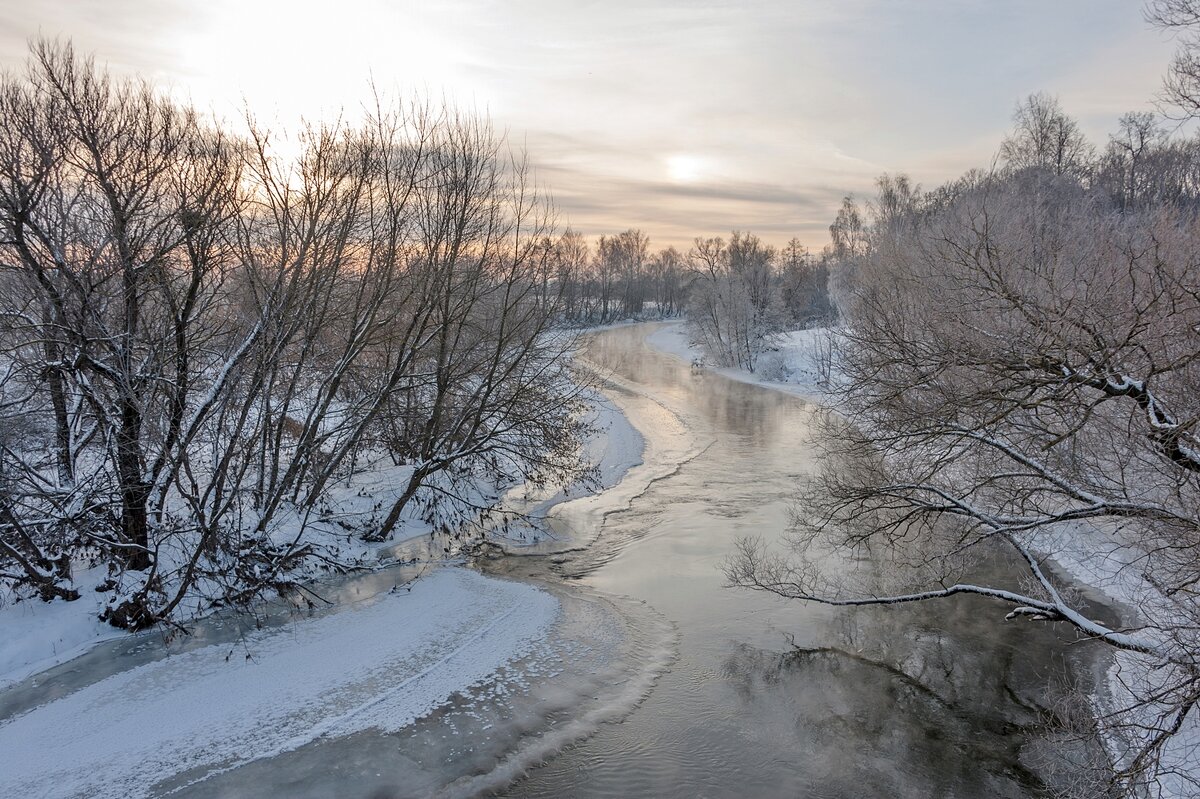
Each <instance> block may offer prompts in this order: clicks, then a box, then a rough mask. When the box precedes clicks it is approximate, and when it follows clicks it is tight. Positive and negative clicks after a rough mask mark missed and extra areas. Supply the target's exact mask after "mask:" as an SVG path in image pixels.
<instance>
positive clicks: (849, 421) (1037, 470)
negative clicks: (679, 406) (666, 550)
mask: <svg viewBox="0 0 1200 799" xmlns="http://www.w3.org/2000/svg"><path fill="white" fill-rule="evenodd" d="M875 207H876V208H880V207H883V206H880V205H876V206H875ZM1198 221H1200V220H1197V218H1196V214H1195V211H1193V210H1188V209H1183V210H1181V209H1179V208H1175V207H1170V206H1159V207H1154V208H1147V209H1144V210H1140V211H1136V212H1133V211H1130V212H1127V213H1125V214H1115V213H1113V212H1112V205H1111V200H1110V198H1108V197H1107V196H1105V195H1104V194H1102V193H1098V192H1095V191H1090V190H1088V189H1087V188H1086V187H1084V186H1083V185H1081V184H1080V183H1079V182H1078V181H1077V180H1072V179H1070V178H1064V177H1061V176H1057V175H1054V174H1053V173H1051V172H1047V171H1026V172H1018V173H1014V174H1012V175H1010V176H1001V177H997V176H975V177H973V178H971V179H968V180H965V181H961V182H959V183H957V184H955V185H954V186H953V187H951V188H950V189H949V190H947V191H941V192H934V193H932V194H929V195H922V196H914V197H912V198H911V202H909V203H906V207H904V208H902V209H900V210H899V211H894V212H889V213H887V214H877V215H876V216H875V217H874V218H873V220H872V223H871V224H870V225H868V226H866V246H865V248H864V251H863V252H861V253H860V254H859V257H858V258H857V260H856V263H855V268H856V273H855V278H854V280H853V281H852V282H851V283H850V284H848V290H847V292H846V293H845V294H844V295H843V296H842V298H841V310H842V313H843V314H844V315H845V319H846V322H847V325H846V328H845V331H844V336H845V343H844V346H842V348H841V352H840V358H839V367H840V369H841V371H842V381H843V382H842V384H841V385H842V388H841V389H840V390H839V392H838V394H837V398H838V400H839V402H838V409H839V412H838V414H837V415H836V416H834V415H830V416H829V417H828V418H827V419H826V423H825V425H824V431H825V433H826V438H825V441H826V446H827V451H826V452H825V456H824V460H823V463H822V467H821V471H820V474H819V477H818V478H817V479H815V481H814V482H813V483H812V484H811V485H810V486H808V487H807V488H806V489H805V490H804V491H803V493H802V497H801V501H800V505H799V507H798V511H797V517H796V518H797V528H796V533H795V536H794V539H793V544H794V547H793V550H792V552H791V553H790V554H789V553H778V552H772V551H769V550H768V549H766V548H765V547H764V546H763V545H762V544H761V543H760V542H757V541H755V540H745V541H743V542H741V545H740V549H739V553H738V555H737V556H736V557H735V558H734V559H733V560H732V561H731V562H730V564H729V569H728V573H729V577H730V579H731V581H732V582H733V583H734V584H737V585H742V586H747V587H751V588H756V589H760V590H766V591H771V592H774V593H778V594H781V595H783V596H788V597H795V598H798V599H803V600H807V601H813V602H820V603H826V604H831V605H864V604H896V603H907V602H915V601H934V600H940V599H945V598H948V597H953V596H956V595H962V594H974V595H979V596H984V597H988V598H991V599H993V600H994V601H995V602H996V603H997V604H998V605H999V606H1000V607H1001V608H1002V610H1001V613H1000V614H999V616H998V619H1001V618H1007V619H1008V620H1010V623H1019V622H1020V621H1021V620H1037V621H1053V622H1058V623H1061V624H1063V625H1065V626H1067V627H1069V628H1073V630H1074V632H1075V634H1076V635H1077V636H1078V637H1080V638H1082V639H1087V640H1091V641H1097V642H1100V643H1103V644H1107V645H1109V646H1110V647H1112V648H1113V649H1115V650H1119V651H1122V652H1125V653H1128V656H1130V657H1133V658H1134V659H1135V660H1134V662H1135V663H1136V664H1139V666H1138V668H1127V669H1126V670H1125V671H1124V672H1123V673H1124V674H1125V675H1126V677H1127V679H1128V680H1129V685H1128V686H1127V687H1128V691H1129V697H1128V699H1127V700H1119V703H1118V705H1117V706H1116V707H1114V708H1110V709H1108V710H1107V711H1106V712H1105V714H1104V715H1103V717H1102V719H1101V723H1102V725H1103V726H1104V727H1105V728H1106V729H1107V730H1108V731H1109V733H1110V734H1111V736H1112V737H1111V741H1113V742H1115V743H1113V744H1112V749H1111V751H1112V752H1113V755H1114V761H1115V763H1114V765H1115V774H1116V777H1115V778H1116V781H1117V782H1118V783H1119V784H1121V785H1123V786H1125V787H1126V788H1128V789H1129V790H1130V791H1131V792H1134V793H1136V791H1138V790H1141V788H1142V787H1143V786H1144V785H1145V784H1147V783H1150V784H1153V783H1154V781H1155V780H1156V779H1158V778H1160V777H1163V776H1164V775H1166V774H1167V772H1168V771H1172V770H1177V772H1178V774H1181V775H1183V777H1184V778H1185V779H1188V778H1190V779H1191V780H1193V782H1194V781H1195V779H1196V775H1197V773H1200V772H1197V771H1196V767H1197V764H1196V762H1195V760H1194V759H1192V760H1190V761H1189V760H1188V759H1187V758H1194V753H1187V752H1184V753H1183V754H1182V755H1180V753H1178V752H1173V753H1172V754H1171V756H1170V757H1169V758H1168V760H1167V761H1160V757H1161V756H1162V755H1163V752H1164V751H1165V750H1166V749H1167V748H1169V747H1168V741H1169V740H1170V739H1171V736H1172V735H1173V734H1174V733H1175V732H1177V731H1178V730H1179V729H1180V728H1181V727H1183V726H1186V725H1191V724H1194V723H1195V722H1194V716H1195V713H1196V712H1197V711H1196V709H1195V707H1196V701H1197V698H1198V697H1200V660H1198V659H1197V653H1198V652H1200V637H1198V636H1197V630H1200V603H1198V602H1197V599H1196V586H1197V585H1198V584H1200V557H1198V556H1197V552H1198V551H1200V439H1198V438H1197V429H1196V425H1197V420H1200V404H1198V399H1197V398H1200V292H1198V291H1197V283H1196V280H1195V263H1196V260H1197V257H1198V254H1200V236H1198V235H1197V230H1200V226H1198ZM828 547H835V548H841V549H844V550H845V551H848V552H853V551H855V550H856V549H869V550H871V551H872V552H873V553H874V555H875V557H876V558H879V559H883V560H886V561H887V562H888V563H890V564H891V565H892V566H893V568H891V569H889V570H886V571H885V573H882V574H881V573H878V572H875V573H873V574H871V575H856V574H855V573H854V572H853V570H851V571H850V573H842V574H830V573H828V572H825V571H821V570H819V569H818V568H817V567H816V566H815V565H814V564H815V563H818V562H820V560H821V559H820V556H819V555H817V556H816V557H815V558H813V557H810V556H811V555H814V554H816V553H821V552H825V551H827V548H828ZM997 556H999V557H1007V558H1008V560H1009V562H1011V563H1012V564H1013V565H1014V569H1016V570H1017V572H1018V573H1022V572H1023V576H1022V577H1021V578H1020V579H1015V580H1014V581H1012V582H1011V583H1005V584H980V583H977V582H975V581H973V580H972V579H971V573H972V564H973V563H974V562H976V558H986V557H997ZM1051 558H1058V559H1059V562H1060V563H1065V564H1067V565H1070V564H1072V563H1074V562H1076V561H1080V562H1084V563H1087V564H1089V565H1087V566H1085V567H1084V568H1085V569H1094V568H1100V575H1099V576H1096V577H1095V580H1097V581H1099V582H1096V583H1095V584H1096V585H1097V586H1099V587H1102V588H1107V589H1110V590H1114V589H1113V587H1114V585H1115V586H1118V587H1119V586H1120V585H1121V584H1123V583H1130V582H1131V583H1132V584H1134V585H1137V586H1141V588H1139V589H1137V591H1136V592H1135V593H1134V595H1133V596H1132V597H1130V598H1127V600H1128V601H1132V602H1134V603H1135V604H1136V615H1130V616H1128V617H1127V618H1124V619H1123V620H1122V622H1121V623H1120V624H1112V623H1105V622H1102V621H1098V620H1097V619H1096V617H1095V614H1093V613H1090V612H1089V610H1088V606H1087V604H1086V602H1084V601H1083V600H1082V599H1081V597H1080V595H1079V593H1078V592H1077V591H1075V590H1073V588H1072V583H1071V581H1070V580H1068V579H1064V577H1063V575H1062V571H1061V570H1060V569H1058V568H1055V567H1054V566H1053V564H1052V563H1051V562H1050V560H1048V559H1051ZM851 562H853V561H851ZM1098 564H1099V565H1098ZM1105 568H1107V569H1109V570H1111V571H1112V572H1113V573H1111V574H1109V575H1107V576H1105V575H1103V571H1104V569H1105ZM1005 614H1006V615H1005ZM1135 675H1136V676H1135ZM1178 757H1183V761H1182V762H1181V761H1180V760H1178V759H1177V758H1178ZM1189 775H1190V777H1189ZM1175 776H1177V775H1175ZM1168 778H1174V777H1173V776H1170V775H1168ZM1195 787H1196V786H1194V785H1193V787H1192V789H1194V788H1195Z"/></svg>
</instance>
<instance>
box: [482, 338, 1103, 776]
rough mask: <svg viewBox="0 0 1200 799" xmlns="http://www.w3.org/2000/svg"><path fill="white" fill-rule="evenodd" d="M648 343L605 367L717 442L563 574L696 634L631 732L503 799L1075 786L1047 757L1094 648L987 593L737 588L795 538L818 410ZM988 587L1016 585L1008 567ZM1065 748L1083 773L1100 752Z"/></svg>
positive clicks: (565, 563)
mask: <svg viewBox="0 0 1200 799" xmlns="http://www.w3.org/2000/svg"><path fill="white" fill-rule="evenodd" d="M647 332H648V331H647V328H646V327H641V328H638V327H634V328H625V329H618V330H613V331H607V332H605V333H603V334H600V335H598V336H596V337H594V338H593V339H592V341H591V344H590V346H589V348H588V357H589V358H590V359H591V360H593V361H595V362H597V363H600V364H603V365H604V366H605V367H606V368H608V369H610V370H611V371H612V372H613V373H614V374H615V375H616V376H617V377H618V378H619V379H620V380H622V381H623V382H624V383H625V384H626V385H629V386H632V387H636V388H638V389H639V390H640V391H642V392H644V393H645V394H647V395H649V396H652V397H654V398H656V399H657V400H659V401H661V402H662V403H664V404H665V405H666V406H667V407H669V408H670V410H671V411H673V412H674V413H675V414H677V415H678V416H679V417H680V418H681V419H683V420H685V421H686V423H687V424H688V426H689V427H690V428H691V429H692V433H693V435H694V436H695V437H696V438H697V439H698V440H707V441H711V442H712V444H711V445H710V446H709V447H708V448H707V449H706V450H705V451H704V452H703V453H702V454H701V455H700V456H699V457H697V458H695V459H694V460H692V461H690V462H688V463H687V464H685V465H684V466H683V467H682V468H681V469H680V470H679V471H678V473H677V474H674V475H672V476H671V477H670V478H669V479H666V480H663V481H661V482H658V483H655V484H654V485H653V486H652V487H651V488H650V489H649V490H648V491H647V492H646V493H645V494H644V495H642V496H640V497H639V498H637V499H636V500H635V501H634V502H633V503H632V504H631V506H630V507H629V509H628V510H627V511H626V512H623V513H620V514H614V515H613V516H611V517H610V518H609V519H608V520H607V521H606V524H605V526H604V530H603V534H602V535H601V537H600V539H599V541H598V544H599V546H598V547H596V548H594V549H593V550H591V551H586V552H576V553H570V554H568V555H565V556H563V557H561V558H559V559H558V560H557V561H556V562H554V563H553V564H550V566H549V567H548V568H550V569H551V570H552V571H554V572H557V573H559V574H561V575H564V576H573V577H580V578H582V580H583V581H584V582H585V583H587V584H588V585H591V586H594V587H596V588H599V589H601V590H603V591H607V592H612V593H615V594H621V595H627V596H631V597H634V598H636V599H642V600H645V601H646V602H648V603H649V604H650V605H652V606H653V607H655V608H657V609H659V610H660V611H661V612H663V613H664V614H665V615H666V616H667V617H668V618H670V619H672V620H673V621H674V622H676V624H677V625H678V627H679V631H680V654H679V659H678V661H677V662H676V664H675V666H674V667H673V668H672V670H671V671H670V673H668V674H666V675H664V676H663V678H662V679H661V680H660V682H659V684H658V685H657V686H656V688H655V690H654V692H653V693H652V694H651V695H650V697H649V698H648V699H647V701H646V702H645V703H644V704H643V705H642V706H641V707H640V708H639V709H638V710H636V711H635V712H634V713H633V714H632V715H631V716H630V717H629V718H628V719H627V720H626V721H625V722H624V723H622V724H621V725H617V726H610V727H606V728H602V729H601V730H599V731H598V732H597V734H596V735H595V736H593V737H592V738H591V739H589V740H588V741H587V742H585V743H584V744H582V745H580V746H578V747H575V748H572V749H571V750H568V751H566V752H564V753H562V754H561V755H560V756H559V757H557V758H555V759H554V760H552V761H550V762H549V763H547V764H545V765H544V766H543V767H541V768H539V769H536V770H534V771H533V772H531V773H530V775H529V776H528V777H527V778H526V779H525V780H523V781H522V782H520V783H517V784H515V785H513V786H511V787H510V788H509V789H508V791H507V792H506V793H505V794H504V795H507V796H541V797H554V796H568V795H569V796H578V797H618V796H662V797H692V796H734V795H742V796H812V797H863V796H889V797H891V796H895V797H975V796H997V797H1024V796H1038V795H1043V794H1044V793H1045V792H1046V790H1047V789H1048V788H1049V787H1052V786H1051V784H1052V783H1054V782H1055V781H1056V779H1057V776H1056V775H1057V772H1056V770H1055V769H1054V768H1051V767H1050V764H1049V761H1048V759H1047V757H1046V753H1047V751H1050V749H1051V748H1050V747H1047V746H1046V745H1045V742H1046V740H1047V736H1049V735H1052V734H1054V733H1053V730H1054V728H1055V723H1056V721H1057V719H1058V713H1057V710H1056V708H1057V707H1058V705H1059V702H1060V695H1062V694H1063V691H1062V690H1061V688H1060V687H1061V686H1070V685H1073V684H1075V683H1078V682H1080V681H1081V680H1086V677H1087V673H1088V672H1087V670H1086V668H1084V666H1086V662H1087V660H1088V659H1089V658H1090V652H1089V651H1088V650H1087V647H1086V646H1083V647H1076V648H1074V649H1070V650H1068V649H1067V648H1066V647H1064V646H1063V645H1062V641H1060V639H1059V637H1058V636H1060V635H1063V634H1064V631H1062V630H1059V629H1057V628H1056V627H1054V626H1052V625H1042V626H1036V625H1029V624H1024V623H1020V624H1018V623H1012V622H1009V623H1006V622H1004V621H1003V620H1002V619H1003V615H1004V610H1003V609H1001V608H999V607H997V606H995V605H992V604H990V603H988V602H987V601H986V600H983V599H980V598H977V597H962V598H959V599H955V600H952V601H947V602H944V603H940V604H937V605H909V606H905V607H900V608H886V609H885V608H863V609H859V610H839V609H831V608H825V607H820V606H809V605H802V604H799V603H795V602H788V601H785V600H781V599H779V598H776V597H772V596H767V595H762V594H753V593H749V592H744V591H733V590H730V589H727V588H724V587H723V585H722V582H723V578H722V575H721V570H720V567H721V564H722V562H723V560H724V558H725V557H726V556H727V555H728V553H729V552H730V551H731V547H732V544H733V542H734V541H735V540H736V538H737V537H739V536H741V535H757V536H762V537H764V538H767V539H768V540H770V539H778V538H779V537H781V536H782V535H783V534H784V533H785V532H786V530H787V527H788V513H789V509H790V505H791V499H792V497H793V496H794V491H795V487H796V485H797V482H798V481H800V480H802V479H803V478H804V477H805V476H806V475H807V474H809V473H810V472H811V469H812V468H813V463H812V460H811V456H810V453H811V452H812V450H813V441H812V440H811V436H812V435H813V433H812V425H811V414H812V412H813V410H812V408H811V406H809V405H807V404H806V403H805V402H804V401H803V400H801V399H799V398H796V397H792V396H789V395H786V394H783V393H779V392H773V391H766V390H763V389H761V388H757V387H753V386H749V385H745V384H741V383H736V382H733V381H730V380H727V379H724V378H722V377H720V376H717V375H713V374H705V373H695V372H693V371H692V370H691V369H690V368H688V366H687V365H686V364H683V363H681V362H679V361H677V360H675V359H672V358H669V357H667V356H664V355H660V354H658V353H655V352H653V351H650V350H649V349H647V348H646V347H645V345H644V344H643V341H642V340H643V338H644V336H645V335H646V333H647ZM649 433H650V435H652V434H653V431H649ZM855 565H856V566H858V567H860V568H861V567H864V566H865V567H866V568H867V570H868V571H869V570H870V569H871V568H876V569H883V570H886V569H887V568H888V567H887V566H885V565H882V564H863V563H859V564H855ZM823 567H824V568H826V569H828V570H830V571H841V570H845V569H846V568H847V567H848V564H847V563H845V562H844V561H842V560H831V561H829V562H827V563H825V564H824V565H823ZM976 576H977V577H978V578H979V579H993V580H1000V581H1005V580H1008V579H1011V578H1012V572H1011V570H1010V569H1009V568H1008V565H1007V564H1006V563H1005V562H1003V561H996V562H992V563H984V564H978V565H977V566H976ZM1085 687H1086V686H1085ZM1053 749H1054V751H1057V752H1059V753H1062V754H1065V756H1067V757H1068V758H1070V759H1071V760H1072V762H1070V763H1068V766H1070V765H1073V764H1078V763H1079V762H1082V761H1086V760H1087V759H1088V758H1090V757H1093V756H1097V755H1098V752H1096V750H1095V749H1094V748H1093V749H1088V748H1087V747H1084V746H1080V747H1075V748H1071V747H1064V746H1062V742H1061V741H1056V746H1055V747H1054V748H1053ZM1061 770H1062V767H1061V761H1060V764H1059V769H1058V771H1059V772H1061Z"/></svg>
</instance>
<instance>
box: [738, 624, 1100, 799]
mask: <svg viewBox="0 0 1200 799" xmlns="http://www.w3.org/2000/svg"><path fill="white" fill-rule="evenodd" d="M834 625H835V627H840V629H835V630H834V635H833V636H830V637H829V638H831V639H832V640H834V641H836V643H834V644H828V643H821V644H811V645H800V644H795V643H794V645H793V648H792V649H791V650H790V651H788V652H785V653H782V654H780V653H777V652H769V651H764V650H760V649H756V648H754V647H750V646H746V645H740V646H738V648H737V649H736V650H735V651H734V652H733V654H732V655H730V656H729V658H728V659H727V660H726V661H725V663H724V666H723V673H724V676H725V678H726V680H727V681H728V683H729V685H730V686H731V687H732V688H733V689H734V690H735V691H736V692H737V694H738V696H739V697H740V699H741V701H742V702H743V703H744V705H746V706H747V707H746V712H747V713H749V714H751V717H757V718H761V717H763V716H778V715H779V714H786V715H787V716H788V717H789V718H791V719H792V720H793V722H792V724H791V731H792V733H793V734H794V735H795V742H794V744H792V746H794V750H795V753H796V765H797V766H798V767H799V768H800V769H801V770H803V771H807V772H808V773H809V774H810V775H811V776H810V780H809V784H810V786H811V790H812V792H813V795H815V796H822V797H825V796H829V797H850V796H894V797H907V796H912V797H918V796H920V797H927V796H946V797H951V796H953V797H975V796H988V797H1018V796H1020V797H1027V796H1057V795H1070V796H1091V797H1095V796H1102V795H1103V789H1102V788H1099V787H1098V783H1097V782H1096V780H1098V779H1100V778H1102V777H1103V775H1104V774H1105V773H1106V772H1105V769H1104V763H1103V752H1102V750H1101V749H1100V748H1099V747H1098V746H1097V744H1096V743H1095V742H1094V739H1092V738H1091V737H1090V736H1088V735H1087V734H1086V733H1087V732H1089V731H1088V730H1081V729H1079V727H1078V724H1077V719H1079V718H1081V717H1083V718H1086V714H1080V713H1076V712H1074V708H1075V707H1076V706H1077V704H1078V701H1079V697H1080V696H1081V695H1082V694H1081V692H1080V691H1079V690H1078V689H1077V688H1075V687H1073V686H1072V685H1071V681H1070V679H1069V677H1068V672H1066V671H1065V670H1062V671H1059V672H1058V674H1057V676H1056V679H1054V680H1052V681H1050V683H1051V684H1052V686H1053V687H1048V681H1047V675H1046V673H1045V672H1044V670H1043V671H1042V672H1041V673H1040V674H1039V673H1038V670H1037V669H1034V668H1030V667H1029V666H1028V664H1026V663H1025V662H1024V660H1023V659H1022V657H1021V654H1020V650H1018V649H1016V648H1014V647H1011V646H1008V645H1007V643H1006V642H1003V641H1000V642H997V643H996V644H995V645H984V646H964V645H963V641H961V640H955V638H954V637H952V636H950V635H948V634H946V633H943V632H940V631H938V630H934V629H931V628H928V627H922V626H920V625H912V624H911V623H910V624H905V625H903V626H904V627H905V629H900V630H891V631H889V632H888V633H886V634H885V633H884V631H883V630H881V629H880V627H882V626H888V627H892V626H899V625H897V621H896V619H895V615H894V613H893V615H891V616H889V615H888V614H887V613H875V612H862V613H855V614H844V615H843V616H842V617H841V618H840V619H839V620H838V621H836V622H835V623H834ZM973 643H974V642H973ZM981 675H982V676H981ZM773 729H776V730H780V731H782V730H783V728H782V727H781V726H780V725H774V726H773Z"/></svg>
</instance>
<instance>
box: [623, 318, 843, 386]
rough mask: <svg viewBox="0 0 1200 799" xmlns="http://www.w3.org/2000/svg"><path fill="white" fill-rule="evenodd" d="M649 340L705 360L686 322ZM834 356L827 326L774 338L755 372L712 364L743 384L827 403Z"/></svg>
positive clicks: (694, 360) (685, 357)
mask: <svg viewBox="0 0 1200 799" xmlns="http://www.w3.org/2000/svg"><path fill="white" fill-rule="evenodd" d="M646 341H647V342H648V343H649V344H650V346H652V347H654V348H655V349H657V350H659V351H660V352H665V353H667V354H668V355H674V356H675V357H676V358H679V359H680V360H682V361H684V362H686V363H693V364H702V363H704V362H705V355H704V352H703V350H701V348H700V347H699V346H698V345H696V344H693V343H692V342H691V340H690V339H689V338H688V333H687V325H686V324H685V323H684V322H668V323H667V324H664V325H663V326H662V327H660V328H659V329H658V330H656V331H654V332H653V333H651V334H650V335H649V336H648V337H647V338H646ZM830 357H831V355H830V352H829V330H828V329H827V328H814V329H812V330H793V331H790V332H787V333H781V334H779V335H777V336H775V337H774V338H773V341H772V349H771V350H770V351H768V352H766V353H764V354H763V355H762V356H761V357H760V359H759V364H758V367H757V368H756V369H755V371H753V372H750V371H747V370H745V369H728V368H717V367H712V371H714V372H716V373H717V374H719V375H723V376H725V377H728V378H731V379H733V380H739V381H741V382H743V383H752V384H754V385H756V386H765V387H767V388H773V389H776V390H778V391H786V392H788V393H789V394H796V395H797V396H800V397H804V398H805V399H808V400H811V401H813V402H825V401H826V399H827V393H826V385H825V381H826V379H827V377H828V372H829V366H828V362H829V359H830ZM706 368H709V367H706Z"/></svg>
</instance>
